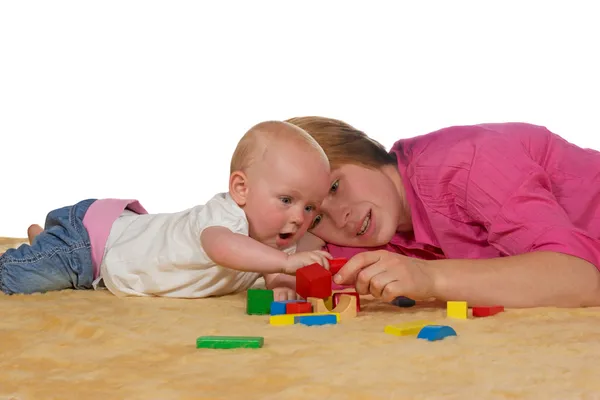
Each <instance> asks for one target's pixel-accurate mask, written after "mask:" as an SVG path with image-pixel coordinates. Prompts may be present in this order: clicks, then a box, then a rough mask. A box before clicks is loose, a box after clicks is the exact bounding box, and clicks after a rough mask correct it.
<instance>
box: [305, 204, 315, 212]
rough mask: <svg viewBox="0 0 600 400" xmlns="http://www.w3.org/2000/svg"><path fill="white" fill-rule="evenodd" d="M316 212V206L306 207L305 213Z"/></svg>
mask: <svg viewBox="0 0 600 400" xmlns="http://www.w3.org/2000/svg"><path fill="white" fill-rule="evenodd" d="M314 210H315V207H314V206H306V207H304V211H306V212H308V213H310V212H313V211H314Z"/></svg>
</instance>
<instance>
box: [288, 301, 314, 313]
mask: <svg viewBox="0 0 600 400" xmlns="http://www.w3.org/2000/svg"><path fill="white" fill-rule="evenodd" d="M311 312H312V304H310V303H309V302H308V301H298V302H294V303H287V304H286V305H285V313H286V314H309V313H311Z"/></svg>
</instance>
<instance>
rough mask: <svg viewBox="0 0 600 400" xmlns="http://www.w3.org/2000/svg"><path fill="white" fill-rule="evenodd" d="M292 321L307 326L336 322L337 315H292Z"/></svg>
mask: <svg viewBox="0 0 600 400" xmlns="http://www.w3.org/2000/svg"><path fill="white" fill-rule="evenodd" d="M294 323H295V324H302V325H308V326H314V325H328V324H337V317H336V316H335V315H303V316H300V317H294Z"/></svg>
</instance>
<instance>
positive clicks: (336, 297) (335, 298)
mask: <svg viewBox="0 0 600 400" xmlns="http://www.w3.org/2000/svg"><path fill="white" fill-rule="evenodd" d="M343 294H347V295H350V296H354V297H356V311H360V296H359V295H358V293H356V292H338V293H334V294H333V298H332V299H331V305H332V307H333V308H335V307H336V306H337V305H338V303H339V302H340V296H341V295H343Z"/></svg>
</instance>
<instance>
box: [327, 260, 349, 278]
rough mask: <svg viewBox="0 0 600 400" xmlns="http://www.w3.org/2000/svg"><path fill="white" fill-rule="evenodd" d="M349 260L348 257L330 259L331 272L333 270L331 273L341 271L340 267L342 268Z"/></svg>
mask: <svg viewBox="0 0 600 400" xmlns="http://www.w3.org/2000/svg"><path fill="white" fill-rule="evenodd" d="M347 262H348V259H346V258H334V259H333V260H329V272H331V275H335V274H337V273H338V272H340V269H342V267H343V266H344V265H346V263H347Z"/></svg>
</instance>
